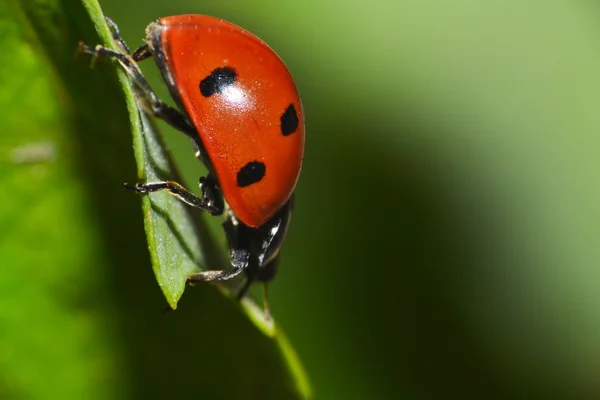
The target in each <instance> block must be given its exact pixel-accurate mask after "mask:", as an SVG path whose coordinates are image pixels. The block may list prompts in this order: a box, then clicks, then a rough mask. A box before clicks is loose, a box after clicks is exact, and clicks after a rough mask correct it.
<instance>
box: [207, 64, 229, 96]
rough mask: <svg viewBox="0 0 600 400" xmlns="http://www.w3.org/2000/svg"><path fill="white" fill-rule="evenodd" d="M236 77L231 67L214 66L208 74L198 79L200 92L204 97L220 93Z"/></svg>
mask: <svg viewBox="0 0 600 400" xmlns="http://www.w3.org/2000/svg"><path fill="white" fill-rule="evenodd" d="M236 78H237V73H236V72H235V69H233V68H231V67H222V68H215V69H214V70H213V71H212V72H211V73H210V75H208V76H207V77H206V78H204V79H202V81H200V93H202V96H204V97H210V96H212V95H213V94H215V93H222V92H223V90H225V88H227V86H230V85H233V84H234V83H235V80H236Z"/></svg>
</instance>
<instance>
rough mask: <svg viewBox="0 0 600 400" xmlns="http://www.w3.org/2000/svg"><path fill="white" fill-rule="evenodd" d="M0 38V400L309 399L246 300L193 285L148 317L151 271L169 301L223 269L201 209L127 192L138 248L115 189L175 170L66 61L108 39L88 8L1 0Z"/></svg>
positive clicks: (267, 325)
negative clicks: (168, 309)
mask: <svg viewBox="0 0 600 400" xmlns="http://www.w3.org/2000/svg"><path fill="white" fill-rule="evenodd" d="M90 16H91V22H93V23H90ZM0 38H1V40H2V43H3V52H1V53H0V81H1V82H2V85H3V91H2V92H1V93H0V107H1V109H2V110H6V111H7V112H6V113H5V114H4V115H5V116H4V115H3V118H0V129H1V131H2V135H1V136H0V165H1V168H0V182H1V185H0V190H1V192H0V199H1V200H0V201H1V205H2V207H1V211H0V257H1V258H2V260H3V265H4V268H3V271H2V276H1V277H0V289H1V290H2V293H3V295H2V296H0V309H1V310H2V313H0V314H1V315H0V374H2V376H4V377H6V378H5V379H4V380H3V381H2V382H0V397H2V398H14V397H28V398H48V397H50V398H83V397H86V398H90V397H92V398H94V397H97V398H119V397H124V398H131V397H132V396H133V395H136V396H140V397H145V398H161V397H166V396H169V397H182V396H183V395H184V394H185V393H187V392H188V390H189V387H194V389H193V390H194V392H198V393H202V394H203V395H205V396H206V397H208V398H216V397H223V396H225V397H226V398H232V397H254V398H310V397H311V393H310V387H309V384H308V380H307V378H306V376H305V373H304V371H303V369H302V367H301V364H300V362H299V360H298V358H297V356H296V354H295V352H294V350H293V348H292V347H291V346H290V345H289V343H288V342H287V340H286V338H285V336H284V335H283V333H282V332H281V330H280V329H279V327H277V325H276V324H275V323H274V322H273V321H272V320H270V321H265V319H264V317H263V313H262V310H260V308H259V307H257V306H256V304H255V303H254V302H253V301H252V300H250V299H248V300H244V301H243V302H242V303H241V306H238V305H237V304H236V303H235V302H234V301H233V300H232V299H231V296H230V294H229V291H227V289H226V288H220V290H219V291H215V290H214V288H213V287H212V286H210V285H200V287H196V288H194V289H193V290H190V291H188V292H189V294H188V295H186V296H185V299H188V298H189V299H190V300H194V305H195V306H194V307H188V308H187V309H186V308H185V307H180V309H179V310H177V311H176V312H174V313H172V314H170V315H168V316H163V315H162V314H159V313H156V310H157V309H158V308H159V305H160V301H159V300H158V299H157V298H156V296H154V297H153V295H152V294H151V290H152V289H153V288H155V286H153V285H152V282H151V281H149V280H148V276H149V274H147V272H149V268H150V264H151V263H152V265H153V267H154V271H155V275H156V278H157V280H158V282H159V285H160V287H161V290H162V291H163V294H164V295H165V297H166V298H167V301H168V302H169V304H170V305H171V306H172V307H173V308H175V307H176V306H177V304H178V301H179V298H180V297H181V295H182V293H183V289H184V288H185V280H186V278H187V276H188V275H189V274H190V273H192V272H194V271H197V270H198V268H199V267H202V268H203V269H204V268H206V269H208V268H210V269H221V268H227V267H228V263H227V257H226V255H225V254H224V252H223V247H222V245H220V244H217V242H216V241H215V239H214V238H213V237H212V236H211V235H210V232H209V230H208V228H207V226H206V224H205V223H204V222H203V220H202V218H201V213H199V212H197V211H196V210H190V209H189V208H187V207H185V206H184V205H183V204H181V203H180V202H179V201H177V200H176V199H175V198H173V197H172V196H169V195H167V194H166V193H156V194H152V195H150V196H144V197H142V199H141V201H142V212H143V216H144V223H145V228H146V234H147V243H146V241H145V240H144V237H143V235H142V226H141V224H140V223H138V221H137V220H138V216H139V214H140V211H139V199H138V198H137V197H136V196H135V195H133V194H132V193H129V192H126V191H124V190H123V189H122V188H121V184H122V182H123V181H124V180H130V181H133V180H134V179H139V180H146V179H147V180H155V179H166V178H175V179H176V178H177V176H178V175H177V173H176V172H175V171H174V169H173V166H172V163H171V162H170V160H169V157H168V153H167V152H166V151H165V149H164V146H163V145H162V142H161V140H160V136H159V135H158V134H157V132H156V130H155V129H154V127H153V125H152V123H151V122H150V121H149V120H148V118H147V117H146V116H145V115H144V114H143V113H141V112H140V110H139V108H138V105H137V103H136V101H135V97H134V95H133V92H132V90H131V85H130V83H129V82H128V80H127V77H126V76H125V74H124V73H123V71H121V70H119V69H118V68H115V67H114V66H113V65H110V64H109V63H98V64H99V65H97V66H96V68H95V69H90V68H89V65H88V64H89V63H88V60H87V59H86V57H84V56H82V55H79V56H77V57H75V56H74V55H75V50H76V48H77V43H78V42H79V41H80V40H81V41H84V42H85V43H88V44H91V45H94V44H96V43H103V44H105V45H107V46H112V44H111V37H110V32H109V30H108V27H107V26H106V24H105V22H104V19H103V16H102V13H101V11H100V9H99V7H98V5H97V3H96V2H95V1H84V2H83V3H80V2H77V1H71V0H64V1H59V0H39V1H23V2H16V1H10V2H8V3H6V2H5V3H2V5H0ZM100 64H102V65H100ZM115 71H117V73H115ZM131 131H132V132H133V141H134V146H133V149H134V154H135V159H136V161H137V176H134V171H136V167H135V165H134V163H133V161H134V160H133V157H132V156H131V147H129V146H130V145H131V142H130V140H131V139H130V136H129V135H130V132H131ZM148 248H149V250H150V260H149V259H148ZM138 267H139V268H138ZM219 292H220V294H219ZM153 302H154V303H153ZM240 311H242V312H240ZM148 313H151V314H148ZM157 318H160V319H161V324H160V325H158V326H157V325H156V322H155V320H156V319H157ZM251 322H252V323H251ZM209 326H210V327H211V329H207V327H209ZM256 328H258V329H256ZM174 332H175V333H174ZM229 332H235V337H232V336H231V335H230V334H228V333H229ZM171 335H175V337H173V336H171ZM149 355H151V356H150V357H149ZM166 365H168V371H165V370H164V367H165V366H166ZM225 370H226V371H227V373H226V374H223V373H215V371H225ZM199 377H202V378H199ZM233 381H235V382H236V384H235V385H228V383H229V382H233ZM186 383H187V384H188V385H186Z"/></svg>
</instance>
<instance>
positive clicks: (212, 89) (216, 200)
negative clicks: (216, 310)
mask: <svg viewBox="0 0 600 400" xmlns="http://www.w3.org/2000/svg"><path fill="white" fill-rule="evenodd" d="M108 22H109V23H110V24H111V25H112V27H113V30H114V39H115V41H116V43H117V44H118V45H119V47H120V49H121V51H119V52H116V51H113V50H110V49H108V48H105V47H102V46H97V47H96V48H95V49H91V48H89V47H87V46H85V45H81V49H82V51H83V52H85V53H88V54H92V55H94V56H95V55H104V56H107V57H110V58H113V59H116V60H117V61H119V63H120V64H121V65H122V67H123V68H124V69H125V70H126V71H127V72H128V73H129V75H130V76H131V77H132V81H133V82H134V84H135V86H136V89H137V92H138V95H139V96H138V97H139V98H140V99H141V100H142V103H143V104H144V105H145V107H146V108H147V109H148V110H149V111H150V112H151V113H152V114H153V115H156V116H158V117H160V118H162V119H164V120H165V121H166V122H168V123H169V124H170V125H172V126H174V127H175V128H177V129H178V130H180V131H182V132H184V133H185V134H187V135H188V136H189V137H190V138H191V139H192V141H193V143H194V144H195V147H196V148H197V152H196V154H197V156H198V157H199V158H200V159H201V160H202V161H203V162H204V163H205V164H206V166H207V168H208V170H209V174H208V175H207V176H206V177H202V178H200V186H201V190H202V195H201V197H197V196H195V195H194V194H192V193H190V192H189V191H187V190H186V189H185V188H184V187H183V186H181V185H180V184H178V183H175V182H170V181H165V182H147V183H139V184H137V185H135V186H128V187H129V188H131V189H134V190H136V191H137V192H138V193H148V192H154V191H158V190H168V191H169V192H170V193H172V194H173V195H175V196H177V197H178V198H179V199H180V200H182V201H184V202H186V203H187V204H189V205H191V206H194V207H198V208H201V209H203V210H205V211H207V212H209V213H211V214H213V215H221V214H223V212H224V211H225V202H224V200H225V201H226V202H227V204H228V205H229V207H230V212H229V213H228V217H227V220H226V221H225V223H224V224H223V227H224V229H225V233H226V237H227V240H228V243H229V247H230V255H231V263H232V265H233V269H232V270H228V271H203V272H200V273H198V274H194V275H192V276H190V278H189V282H198V281H215V280H227V279H231V278H233V277H234V276H237V275H238V274H239V273H241V272H242V271H245V272H246V275H247V282H246V284H245V285H244V287H243V289H242V290H241V291H240V293H239V297H241V296H243V295H244V294H245V292H246V291H247V289H248V287H249V285H250V284H251V283H252V282H262V283H266V282H268V281H270V280H271V279H272V278H273V277H274V275H275V271H276V266H277V261H278V256H279V250H280V249H281V247H282V245H283V242H284V239H285V236H286V233H287V230H288V226H289V223H290V218H291V212H292V207H293V192H294V188H295V186H296V182H297V180H298V176H299V174H300V170H301V166H302V156H303V153H304V115H303V109H302V104H301V101H300V97H299V94H298V91H297V89H296V86H295V84H294V81H293V79H292V76H291V74H290V72H289V71H288V69H287V68H286V66H285V65H284V63H283V62H282V61H281V59H280V58H279V57H278V56H277V54H276V53H275V52H274V51H273V50H272V49H271V48H270V47H268V46H267V45H266V44H265V43H264V42H263V41H261V40H260V39H258V38H257V37H256V36H254V35H252V34H251V33H249V32H247V31H245V30H243V29H242V28H240V27H238V26H236V25H233V24H231V23H229V22H226V21H224V20H222V19H218V18H214V17H209V16H205V15H180V16H172V17H165V18H161V19H159V20H158V21H157V22H154V23H152V24H150V25H149V26H148V28H147V29H146V41H145V42H146V43H145V44H144V45H143V46H142V47H140V48H139V49H137V50H135V51H134V52H133V53H130V51H129V49H128V47H127V46H126V44H125V43H124V42H123V41H122V40H121V39H120V37H119V31H118V29H117V27H116V26H115V25H114V23H112V22H111V21H110V20H109V21H108ZM148 57H154V60H155V62H156V65H157V66H158V68H159V70H160V71H161V73H162V76H163V79H164V81H165V82H166V84H167V86H168V88H169V91H170V93H171V96H172V97H173V99H174V101H175V103H176V104H177V108H173V107H170V106H168V105H166V104H165V103H163V102H162V101H160V100H159V99H158V97H157V96H156V94H155V93H154V92H153V90H152V89H151V87H150V86H149V84H148V83H147V81H146V79H145V78H144V76H143V75H142V73H141V71H140V69H139V67H138V65H137V62H139V61H141V60H143V59H146V58H148Z"/></svg>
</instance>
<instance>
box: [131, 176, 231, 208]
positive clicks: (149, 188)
mask: <svg viewBox="0 0 600 400" xmlns="http://www.w3.org/2000/svg"><path fill="white" fill-rule="evenodd" d="M125 189H128V190H134V191H136V192H137V193H140V194H146V193H152V192H158V191H161V190H166V191H168V192H169V193H170V194H172V195H173V196H175V197H177V198H178V199H179V200H181V201H182V202H184V203H186V204H188V205H190V206H192V207H196V208H200V209H202V210H204V211H207V212H209V213H210V214H212V215H221V214H223V210H224V208H225V205H224V202H223V196H222V195H221V192H220V191H219V189H218V188H217V187H216V179H215V178H214V177H213V176H212V175H208V176H207V177H206V178H200V189H201V191H202V197H198V196H196V195H195V194H193V193H192V192H190V191H189V190H187V189H186V188H185V187H183V186H182V185H181V184H179V183H177V182H173V181H159V182H147V183H138V184H136V185H131V184H129V183H125Z"/></svg>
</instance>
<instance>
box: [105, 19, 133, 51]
mask: <svg viewBox="0 0 600 400" xmlns="http://www.w3.org/2000/svg"><path fill="white" fill-rule="evenodd" d="M104 20H105V21H106V23H107V24H108V26H109V27H110V30H111V33H112V38H113V40H114V41H115V42H117V46H119V47H121V48H122V49H123V51H124V52H126V53H127V54H129V53H130V51H129V47H128V46H127V44H126V43H125V41H124V40H123V39H121V31H120V30H119V27H118V26H117V24H115V22H114V21H113V20H112V19H110V18H108V17H104Z"/></svg>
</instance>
